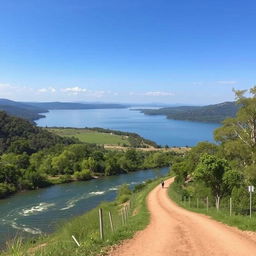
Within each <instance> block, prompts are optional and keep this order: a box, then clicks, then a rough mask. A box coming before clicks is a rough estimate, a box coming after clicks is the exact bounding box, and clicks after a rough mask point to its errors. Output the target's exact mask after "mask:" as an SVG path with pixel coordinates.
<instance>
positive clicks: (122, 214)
mask: <svg viewBox="0 0 256 256" xmlns="http://www.w3.org/2000/svg"><path fill="white" fill-rule="evenodd" d="M121 218H122V224H123V225H124V224H125V223H124V213H123V209H121Z"/></svg>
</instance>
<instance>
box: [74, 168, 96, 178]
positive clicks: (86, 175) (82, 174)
mask: <svg viewBox="0 0 256 256" xmlns="http://www.w3.org/2000/svg"><path fill="white" fill-rule="evenodd" d="M74 176H75V178H76V179H77V180H89V179H91V178H92V176H91V172H90V170H88V169H84V170H82V171H81V172H75V173H74Z"/></svg>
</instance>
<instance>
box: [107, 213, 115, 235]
mask: <svg viewBox="0 0 256 256" xmlns="http://www.w3.org/2000/svg"><path fill="white" fill-rule="evenodd" d="M108 217H109V222H110V227H111V231H112V232H114V226H113V220H112V215H111V212H108Z"/></svg>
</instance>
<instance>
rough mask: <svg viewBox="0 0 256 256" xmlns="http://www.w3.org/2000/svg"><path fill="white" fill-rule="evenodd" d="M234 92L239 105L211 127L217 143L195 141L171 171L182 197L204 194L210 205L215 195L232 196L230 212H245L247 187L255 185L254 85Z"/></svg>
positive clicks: (219, 196) (255, 96) (255, 90)
mask: <svg viewBox="0 0 256 256" xmlns="http://www.w3.org/2000/svg"><path fill="white" fill-rule="evenodd" d="M235 95H236V104H238V105H239V106H240V108H239V110H238V112H237V114H236V116H235V117H233V118H227V119H225V120H224V121H223V123H222V126H221V127H220V128H217V129H216V130H215V132H214V137H215V140H216V142H217V144H212V143H209V142H201V143H199V144H198V145H197V146H196V147H194V148H192V150H191V151H190V152H189V153H188V154H187V155H186V156H185V157H178V158H176V161H175V163H174V164H173V167H172V170H173V171H174V173H175V174H176V178H175V188H176V190H178V191H179V192H180V193H181V195H182V198H183V200H186V198H189V197H191V198H198V197H200V198H203V197H204V198H205V197H206V196H208V197H209V200H211V201H212V203H213V204H214V203H217V200H218V198H220V200H222V201H227V202H228V200H229V198H230V197H232V200H233V201H234V202H235V203H234V211H235V212H236V213H240V214H245V213H248V207H249V202H248V201H249V197H248V188H247V186H249V185H254V186H256V87H253V88H251V89H250V90H248V91H247V90H238V91H235ZM253 200H254V204H255V203H256V199H255V197H254V199H253Z"/></svg>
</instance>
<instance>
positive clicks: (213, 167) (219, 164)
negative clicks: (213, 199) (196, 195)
mask: <svg viewBox="0 0 256 256" xmlns="http://www.w3.org/2000/svg"><path fill="white" fill-rule="evenodd" d="M229 170H230V166H229V164H228V162H227V161H226V160H225V159H221V158H218V157H216V156H213V155H209V154H204V155H202V156H201V158H200V161H199V164H198V165H197V167H196V169H195V171H194V172H193V178H194V179H195V180H198V181H202V182H203V183H204V184H205V185H206V186H209V188H210V189H211V191H212V194H213V196H222V195H223V194H224V193H225V188H224V186H223V185H224V184H223V176H224V174H225V172H227V171H229Z"/></svg>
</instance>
